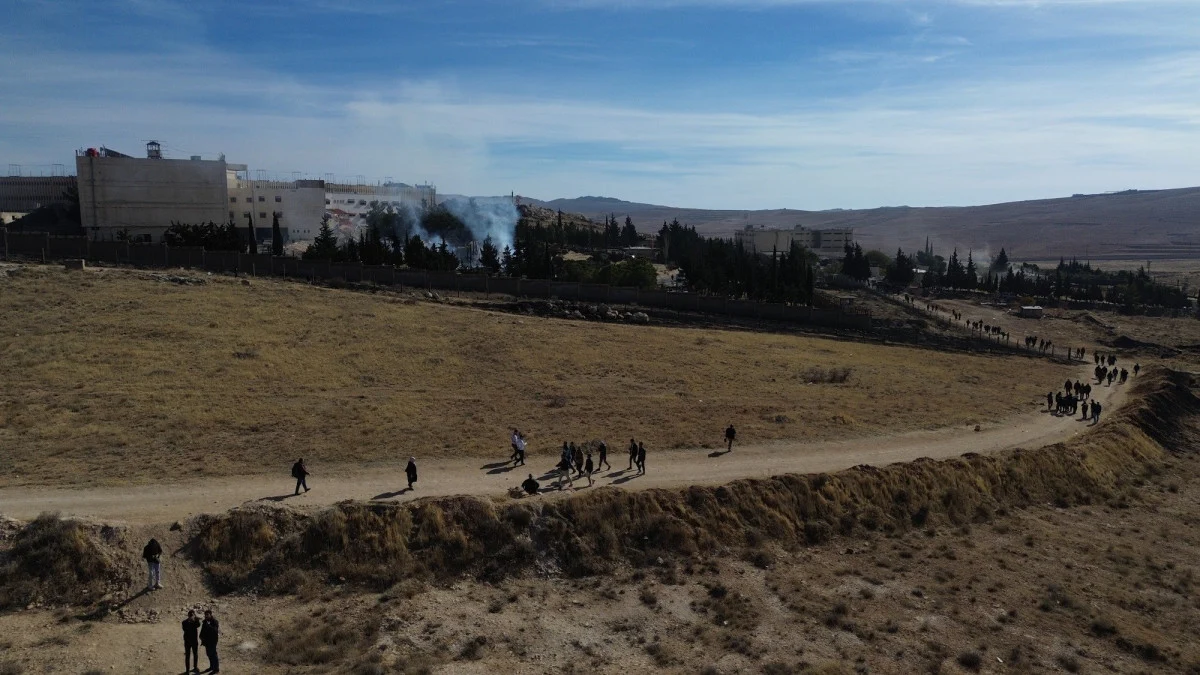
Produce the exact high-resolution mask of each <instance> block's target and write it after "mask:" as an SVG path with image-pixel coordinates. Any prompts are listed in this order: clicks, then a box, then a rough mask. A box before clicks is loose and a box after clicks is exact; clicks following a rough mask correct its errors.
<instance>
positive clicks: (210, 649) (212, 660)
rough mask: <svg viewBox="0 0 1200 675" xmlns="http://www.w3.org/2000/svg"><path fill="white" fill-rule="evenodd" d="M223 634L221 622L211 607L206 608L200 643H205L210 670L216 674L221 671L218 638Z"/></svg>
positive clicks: (212, 674) (212, 673)
mask: <svg viewBox="0 0 1200 675" xmlns="http://www.w3.org/2000/svg"><path fill="white" fill-rule="evenodd" d="M220 635H221V624H220V623H219V622H218V621H217V617H215V616H213V612H212V610H211V609H206V610H204V623H203V624H201V625H200V644H202V645H204V655H205V656H207V657H208V672H209V673H210V674H211V675H216V674H217V673H219V672H221V660H220V658H218V657H217V638H219V637H220Z"/></svg>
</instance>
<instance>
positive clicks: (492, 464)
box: [479, 462, 509, 470]
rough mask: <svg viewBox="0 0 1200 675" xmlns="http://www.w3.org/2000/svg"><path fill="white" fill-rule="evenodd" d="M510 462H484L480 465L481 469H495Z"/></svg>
mask: <svg viewBox="0 0 1200 675" xmlns="http://www.w3.org/2000/svg"><path fill="white" fill-rule="evenodd" d="M508 464H509V462H492V463H491V464H484V465H483V466H481V467H479V469H480V470H483V469H495V468H497V467H501V466H507V465H508Z"/></svg>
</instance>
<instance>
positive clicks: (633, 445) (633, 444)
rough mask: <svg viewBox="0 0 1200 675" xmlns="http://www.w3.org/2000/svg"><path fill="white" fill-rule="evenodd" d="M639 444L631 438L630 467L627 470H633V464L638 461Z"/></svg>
mask: <svg viewBox="0 0 1200 675" xmlns="http://www.w3.org/2000/svg"><path fill="white" fill-rule="evenodd" d="M637 453H638V446H637V441H635V440H633V439H632V438H631V439H629V468H628V469H626V471H632V470H633V465H634V463H635V462H637Z"/></svg>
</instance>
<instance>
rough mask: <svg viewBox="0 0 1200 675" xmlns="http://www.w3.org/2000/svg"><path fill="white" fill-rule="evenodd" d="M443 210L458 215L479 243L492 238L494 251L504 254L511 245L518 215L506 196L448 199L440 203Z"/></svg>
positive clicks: (510, 200) (514, 206)
mask: <svg viewBox="0 0 1200 675" xmlns="http://www.w3.org/2000/svg"><path fill="white" fill-rule="evenodd" d="M442 206H445V207H446V210H447V211H449V212H450V213H453V214H454V215H455V216H457V217H458V218H459V219H460V220H462V221H463V223H465V224H466V226H467V229H469V230H470V231H471V234H472V235H473V236H474V238H475V241H477V242H479V243H480V244H482V243H483V240H484V239H486V238H487V237H491V238H492V243H493V244H495V245H496V248H497V249H499V250H501V251H503V250H504V247H505V246H509V247H511V246H512V245H513V241H514V237H515V236H516V231H517V220H518V219H519V218H520V214H518V213H517V207H516V205H514V204H513V201H512V199H509V198H508V197H471V198H469V199H459V198H455V199H449V200H447V201H445V202H442Z"/></svg>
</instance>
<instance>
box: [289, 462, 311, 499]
mask: <svg viewBox="0 0 1200 675" xmlns="http://www.w3.org/2000/svg"><path fill="white" fill-rule="evenodd" d="M292 478H295V479H296V494H300V488H304V491H305V492H308V480H307V479H308V467H307V466H305V465H304V458H303V457H301V458H300V459H297V460H296V463H295V464H293V465H292Z"/></svg>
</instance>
